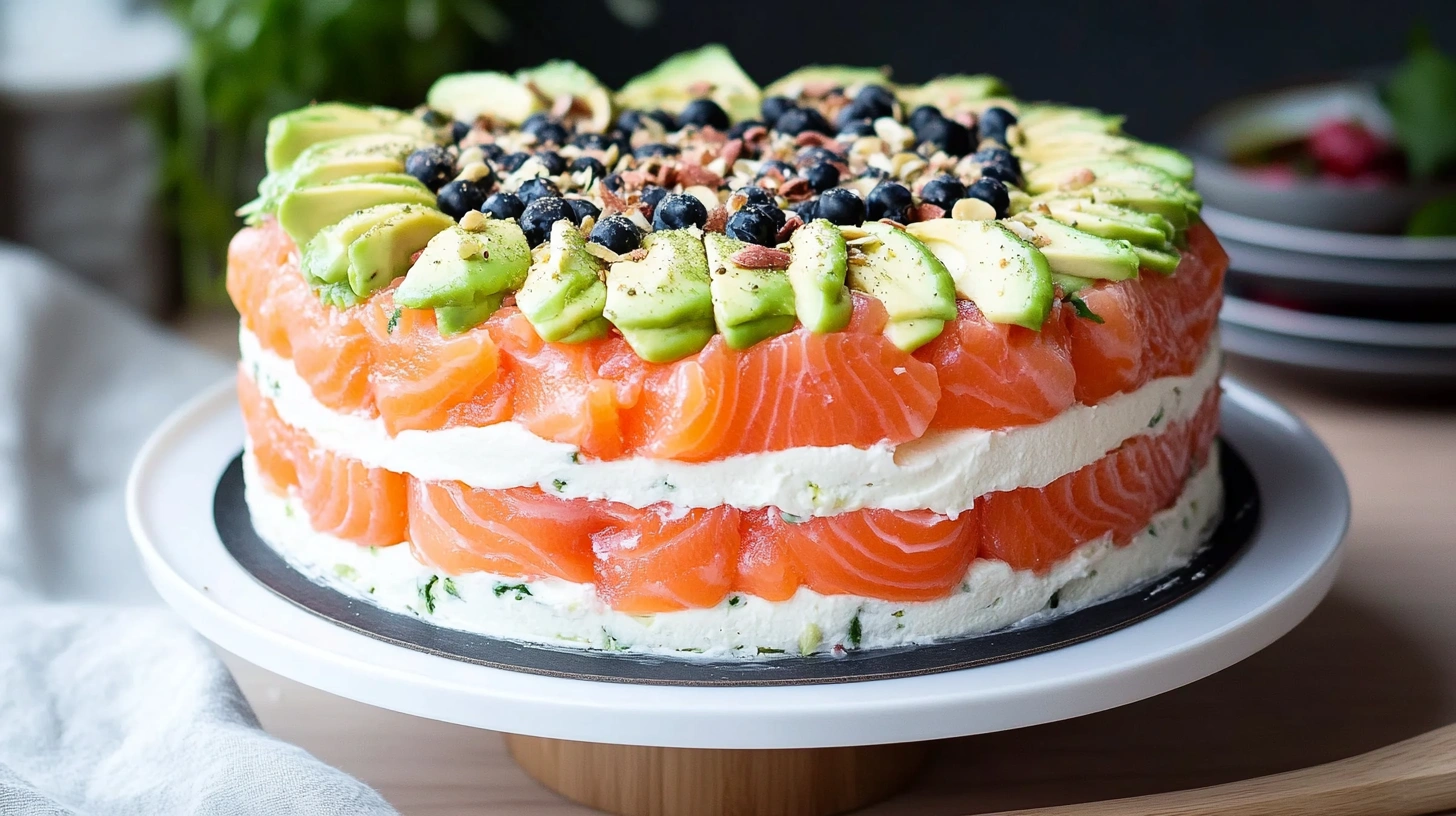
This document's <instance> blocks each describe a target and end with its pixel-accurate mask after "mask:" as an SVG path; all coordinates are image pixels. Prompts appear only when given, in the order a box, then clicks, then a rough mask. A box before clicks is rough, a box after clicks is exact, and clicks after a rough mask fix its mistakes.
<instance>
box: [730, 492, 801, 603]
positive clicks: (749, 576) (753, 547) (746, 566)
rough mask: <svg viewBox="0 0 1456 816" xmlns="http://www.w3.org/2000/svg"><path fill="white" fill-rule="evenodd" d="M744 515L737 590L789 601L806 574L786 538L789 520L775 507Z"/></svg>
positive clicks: (773, 599)
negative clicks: (796, 562) (795, 559)
mask: <svg viewBox="0 0 1456 816" xmlns="http://www.w3.org/2000/svg"><path fill="white" fill-rule="evenodd" d="M742 518H743V520H742V524H741V526H740V528H739V539H740V541H741V544H740V547H739V550H738V579H737V580H736V581H735V582H734V583H733V589H734V590H736V591H738V592H746V593H748V594H749V595H755V596H757V597H760V598H763V599H764V600H766V601H787V600H788V599H789V598H792V597H793V596H794V593H795V592H797V591H798V590H799V587H801V586H803V585H804V577H803V575H802V574H801V573H800V571H799V566H798V565H797V564H795V563H794V558H793V555H792V554H791V553H790V552H789V548H788V546H787V544H786V542H785V540H784V527H785V526H787V525H786V523H785V522H784V520H783V519H782V517H781V516H780V515H779V511H778V510H775V509H774V508H772V507H762V508H759V509H757V510H751V511H746V512H744V513H743V514H742Z"/></svg>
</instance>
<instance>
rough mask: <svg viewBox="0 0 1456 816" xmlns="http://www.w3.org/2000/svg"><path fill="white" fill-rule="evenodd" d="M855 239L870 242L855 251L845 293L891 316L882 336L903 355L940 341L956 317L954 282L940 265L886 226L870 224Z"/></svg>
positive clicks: (914, 242)
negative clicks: (857, 258) (858, 256)
mask: <svg viewBox="0 0 1456 816" xmlns="http://www.w3.org/2000/svg"><path fill="white" fill-rule="evenodd" d="M847 229H854V228H847ZM857 233H858V234H864V235H867V236H868V237H869V238H871V239H873V240H870V241H867V242H864V243H861V244H859V245H858V246H857V247H856V248H857V249H858V251H859V252H860V253H862V254H863V258H862V261H863V262H862V263H851V264H850V265H849V274H848V275H847V280H848V283H849V288H851V289H854V290H857V291H860V292H864V293H866V294H868V295H870V296H871V297H873V298H875V299H877V300H879V301H880V302H881V303H883V304H884V305H885V309H886V311H888V312H889V314H890V322H889V323H888V324H887V325H886V326H885V336H886V337H888V338H889V339H890V342H892V343H894V344H895V345H896V346H899V347H900V348H902V349H904V350H905V351H914V350H915V349H917V348H919V347H921V346H923V345H925V344H926V343H929V342H930V341H931V340H934V339H935V338H936V337H938V336H940V332H941V330H942V329H944V328H945V324H946V322H947V321H950V320H954V319H955V316H956V300H955V281H954V280H952V279H951V276H950V272H949V271H947V270H946V268H945V265H944V264H942V263H941V262H940V260H939V259H938V258H936V257H935V254H934V253H932V252H931V251H930V250H929V249H927V248H926V246H925V245H924V244H922V243H920V242H919V241H918V240H916V239H915V238H914V237H913V236H911V235H910V234H909V233H907V232H905V231H903V230H900V229H896V228H895V227H892V226H890V225H888V224H881V223H879V222H878V221H871V222H869V223H866V224H865V225H864V226H862V227H859V228H857Z"/></svg>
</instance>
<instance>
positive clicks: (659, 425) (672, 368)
mask: <svg viewBox="0 0 1456 816" xmlns="http://www.w3.org/2000/svg"><path fill="white" fill-rule="evenodd" d="M861 303H865V301H861V300H857V301H856V304H857V305H858V304H861ZM865 322H868V321H862V325H863V323H865ZM642 390H643V393H642V399H641V401H640V402H639V406H638V408H637V409H636V410H635V411H634V412H633V419H634V423H635V424H634V426H633V427H634V428H635V432H633V433H632V435H633V436H634V437H635V438H634V440H633V441H634V443H635V446H636V447H637V450H638V452H639V453H641V454H643V455H645V456H651V457H655V458H662V459H679V460H684V461H689V462H703V461H708V460H711V459H718V458H721V457H724V456H731V455H734V454H741V453H759V452H763V451H775V450H784V449H786V448H793V447H800V446H833V445H854V446H856V447H862V448H864V447H869V446H871V445H875V444H877V443H881V442H888V443H890V444H898V443H900V442H906V441H909V440H911V439H915V438H917V437H919V436H921V435H922V434H924V433H925V429H926V428H927V427H928V426H929V424H930V419H931V417H933V416H934V415H935V407H936V404H937V402H939V400H940V384H939V381H938V378H937V376H936V372H935V367H934V366H932V365H931V364H929V363H926V362H923V361H921V360H917V359H915V358H914V357H912V356H910V355H909V354H906V353H905V352H904V351H901V350H900V349H899V348H896V347H895V346H894V345H893V344H892V343H890V341H888V340H886V339H885V338H884V336H883V335H881V334H878V333H875V334H871V333H866V332H858V331H844V332H836V333H833V334H813V333H811V332H809V331H807V330H805V329H803V328H799V329H795V330H794V331H792V332H789V333H787V334H781V335H779V336H777V337H774V338H772V339H770V340H766V341H764V342H762V343H758V344H757V345H754V346H753V347H751V348H748V349H745V350H742V351H734V350H733V349H730V348H728V345H727V343H725V342H724V341H723V338H722V337H721V336H715V337H714V338H713V339H712V340H710V341H709V342H708V345H707V347H706V348H704V349H703V351H701V352H699V353H698V354H697V355H695V356H693V357H689V358H686V359H684V360H681V361H678V362H676V363H673V364H671V365H668V366H659V367H655V368H654V370H653V371H651V372H650V373H649V378H648V384H647V385H646V386H644V388H643V389H642ZM629 432H631V431H630V430H629Z"/></svg>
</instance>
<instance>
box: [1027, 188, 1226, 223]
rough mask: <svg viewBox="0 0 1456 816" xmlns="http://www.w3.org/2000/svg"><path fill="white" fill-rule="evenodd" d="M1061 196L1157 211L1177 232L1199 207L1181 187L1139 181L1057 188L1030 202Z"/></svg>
mask: <svg viewBox="0 0 1456 816" xmlns="http://www.w3.org/2000/svg"><path fill="white" fill-rule="evenodd" d="M1063 200H1073V201H1086V202H1089V203H1092V204H1107V205H1111V206H1115V207H1124V208H1127V209H1132V210H1137V211H1139V212H1143V213H1151V214H1154V215H1159V216H1162V217H1163V218H1164V219H1166V220H1167V221H1168V223H1169V224H1171V225H1172V226H1173V228H1174V229H1175V230H1177V231H1180V232H1181V231H1182V230H1185V229H1187V228H1188V223H1189V219H1190V218H1191V217H1192V216H1195V215H1197V213H1198V207H1197V206H1196V205H1194V204H1192V203H1190V202H1189V201H1188V199H1187V197H1186V196H1184V195H1183V194H1182V193H1181V192H1180V191H1178V190H1169V189H1166V188H1155V187H1148V186H1146V185H1140V184H1118V185H1110V184H1093V185H1091V186H1089V187H1079V188H1077V189H1074V190H1056V191H1053V192H1049V193H1045V194H1043V195H1040V196H1037V198H1036V199H1035V200H1034V202H1033V203H1035V202H1037V201H1039V202H1043V203H1048V204H1050V202H1053V201H1063Z"/></svg>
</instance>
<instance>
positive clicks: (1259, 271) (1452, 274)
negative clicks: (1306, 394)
mask: <svg viewBox="0 0 1456 816" xmlns="http://www.w3.org/2000/svg"><path fill="white" fill-rule="evenodd" d="M1203 215H1204V218H1205V219H1206V220H1207V222H1208V225H1209V226H1210V227H1212V228H1213V231H1214V232H1215V233H1216V234H1217V235H1218V236H1219V238H1220V240H1222V241H1223V245H1224V247H1225V248H1226V249H1227V250H1228V253H1229V273H1228V286H1227V298H1226V300H1225V301H1224V308H1223V312H1222V315H1221V322H1222V325H1223V342H1224V346H1225V347H1226V348H1227V349H1228V350H1229V351H1230V352H1231V353H1233V354H1237V355H1241V356H1244V357H1250V358H1254V359H1257V360H1263V361H1267V362H1272V363H1279V364H1284V365H1288V366H1295V367H1298V368H1300V369H1304V370H1306V371H1309V372H1311V373H1317V374H1320V375H1324V376H1332V377H1336V378H1339V379H1342V380H1349V381H1351V382H1357V381H1358V382H1363V383H1376V382H1380V383H1388V384H1392V385H1405V386H1415V387H1425V386H1435V387H1439V388H1446V387H1451V386H1456V308H1453V307H1456V238H1403V237H1399V236H1390V235H1362V234H1359V233H1352V232H1333V231H1328V230H1320V229H1311V228H1308V227H1296V226H1290V225H1287V224H1281V223H1277V222H1274V221H1268V220H1264V219H1259V218H1252V217H1249V216H1245V215H1236V214H1234V213H1230V212H1226V211H1223V210H1219V209H1216V208H1213V207H1205V208H1204V210H1203Z"/></svg>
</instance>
